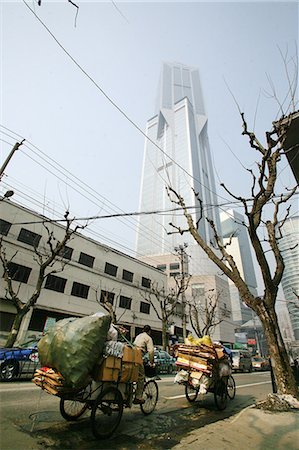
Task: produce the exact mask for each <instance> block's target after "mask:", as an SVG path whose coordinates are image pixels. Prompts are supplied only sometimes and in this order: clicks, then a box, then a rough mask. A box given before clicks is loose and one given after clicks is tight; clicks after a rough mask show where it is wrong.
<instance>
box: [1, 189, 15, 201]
mask: <svg viewBox="0 0 299 450" xmlns="http://www.w3.org/2000/svg"><path fill="white" fill-rule="evenodd" d="M13 195H14V191H6V192H5V194H4V195H3V198H1V199H0V201H2V200H4V199H5V198H9V197H12V196H13Z"/></svg>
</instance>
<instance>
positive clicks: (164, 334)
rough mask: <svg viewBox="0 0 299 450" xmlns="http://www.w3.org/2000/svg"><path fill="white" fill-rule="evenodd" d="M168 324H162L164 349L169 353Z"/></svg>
mask: <svg viewBox="0 0 299 450" xmlns="http://www.w3.org/2000/svg"><path fill="white" fill-rule="evenodd" d="M167 344H168V342H167V322H164V321H163V322H162V347H163V350H165V351H167Z"/></svg>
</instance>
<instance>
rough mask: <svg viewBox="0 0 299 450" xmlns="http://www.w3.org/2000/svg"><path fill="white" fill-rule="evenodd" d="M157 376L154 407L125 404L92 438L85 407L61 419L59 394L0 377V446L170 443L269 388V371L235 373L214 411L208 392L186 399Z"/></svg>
mask: <svg viewBox="0 0 299 450" xmlns="http://www.w3.org/2000/svg"><path fill="white" fill-rule="evenodd" d="M161 378H162V379H161V380H160V381H158V386H159V401H158V404H157V408H156V410H155V411H154V413H153V414H151V415H150V416H144V415H143V414H142V413H141V412H140V408H139V406H133V407H132V408H131V409H128V408H127V409H125V410H124V414H123V417H122V419H121V423H120V425H119V428H118V429H117V432H116V433H115V435H114V436H113V437H112V438H110V439H109V440H106V441H96V440H95V438H94V436H93V434H92V431H91V426H90V411H87V412H86V413H85V415H84V416H83V417H82V418H80V419H79V420H78V421H77V422H66V421H65V420H64V419H63V418H62V417H61V415H60V412H59V399H58V398H57V397H53V396H51V395H49V394H47V393H45V392H44V391H42V390H41V389H39V388H38V387H36V386H35V385H33V384H32V383H31V382H30V381H23V382H22V381H16V382H10V383H0V396H1V450H20V449H22V450H28V449H31V450H40V449H53V450H56V449H60V450H64V449H74V450H75V449H80V450H81V449H82V450H83V449H90V450H92V449H108V448H109V449H112V448H113V449H115V450H117V449H130V450H131V449H132V450H133V449H163V448H167V449H169V448H171V447H173V446H174V445H176V444H177V443H178V442H179V441H180V440H181V438H182V437H183V436H186V435H187V434H188V432H190V431H191V430H193V429H194V428H198V427H204V426H205V425H206V424H209V423H213V422H216V421H218V420H221V419H224V418H227V417H229V416H231V415H234V414H236V413H238V412H239V411H241V410H242V409H243V408H245V407H246V406H249V405H250V404H252V403H254V401H255V400H260V399H263V398H265V396H266V395H267V394H268V393H269V392H272V385H271V380H270V373H269V372H261V373H251V374H234V378H235V380H236V385H237V394H236V397H235V399H234V400H232V401H229V403H228V406H227V408H226V409H225V410H224V411H218V410H217V409H216V406H215V403H214V398H213V395H212V394H207V395H204V396H201V398H199V399H198V400H197V401H196V402H195V403H194V404H190V403H189V402H188V401H187V400H186V398H185V394H184V387H183V386H180V385H178V384H176V383H174V382H173V378H174V377H173V376H170V375H168V376H162V377H161Z"/></svg>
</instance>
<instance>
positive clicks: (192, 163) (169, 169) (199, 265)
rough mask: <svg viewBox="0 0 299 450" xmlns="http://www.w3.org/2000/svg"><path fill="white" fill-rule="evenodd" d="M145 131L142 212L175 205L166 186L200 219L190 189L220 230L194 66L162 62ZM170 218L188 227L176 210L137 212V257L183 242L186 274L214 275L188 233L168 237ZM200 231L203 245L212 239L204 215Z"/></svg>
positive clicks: (204, 118)
mask: <svg viewBox="0 0 299 450" xmlns="http://www.w3.org/2000/svg"><path fill="white" fill-rule="evenodd" d="M146 134H147V136H148V138H149V139H146V141H145V151H144V161H143V170H142V180H141V191H140V207H139V208H140V211H156V210H167V209H173V208H174V207H175V206H176V205H175V204H173V203H171V202H170V200H169V198H168V196H167V192H166V189H165V186H166V185H167V184H169V185H170V186H171V187H173V188H174V189H175V190H176V191H177V192H178V193H179V194H180V195H181V196H182V197H183V198H184V200H185V203H186V205H187V206H189V207H191V209H190V210H189V212H190V213H191V214H192V216H193V219H194V222H195V223H196V222H197V221H198V219H199V218H200V209H199V208H198V206H199V202H198V201H197V200H196V197H195V195H194V192H193V190H194V191H195V192H198V194H199V198H200V199H201V200H202V202H203V205H204V215H205V216H208V217H209V218H210V219H212V220H213V221H214V223H215V225H216V227H217V229H218V230H220V220H219V213H218V208H217V207H215V205H216V204H217V196H216V188H215V181H214V174H213V167H212V162H211V155H210V147H209V141H208V134H207V116H206V113H205V109H204V104H203V97H202V92H201V86H200V79H199V72H198V70H197V69H196V68H192V67H187V66H184V65H183V64H177V63H164V64H163V67H162V73H161V79H160V84H159V90H158V99H157V107H156V115H155V116H154V117H153V118H151V119H150V120H149V121H148V122H147V128H146ZM157 146H158V147H159V148H160V149H162V151H161V150H159V148H157ZM194 206H197V207H196V208H194ZM170 222H172V223H173V224H175V225H176V226H177V227H180V228H182V229H185V228H186V220H185V218H184V217H183V216H182V214H181V213H180V212H178V211H175V212H172V213H170V212H169V213H167V214H164V215H142V216H140V218H139V227H138V233H137V245H136V250H137V254H138V256H141V255H162V254H169V253H171V252H173V249H174V247H176V246H178V245H181V244H182V243H185V242H186V243H187V244H188V253H189V254H190V255H191V259H190V261H189V269H190V273H193V274H207V273H215V272H216V271H217V270H218V269H217V268H216V266H215V265H214V264H213V263H211V262H210V261H209V260H208V258H207V256H206V255H205V254H204V253H203V251H202V250H201V249H200V248H199V246H198V245H197V244H196V243H195V241H194V239H193V238H192V236H191V235H190V234H189V233H185V234H184V235H183V236H182V235H180V234H172V235H167V232H166V231H173V229H172V228H171V227H170V226H169V223H170ZM199 232H200V234H201V236H203V237H204V239H205V240H206V242H207V243H213V235H212V232H211V229H210V227H209V224H208V223H207V221H206V220H205V219H203V220H201V221H200V222H199ZM218 272H219V271H218Z"/></svg>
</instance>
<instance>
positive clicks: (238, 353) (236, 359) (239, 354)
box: [232, 350, 252, 372]
mask: <svg viewBox="0 0 299 450" xmlns="http://www.w3.org/2000/svg"><path fill="white" fill-rule="evenodd" d="M232 359H233V362H232V369H233V370H235V371H238V370H239V371H241V372H246V370H248V372H252V362H251V354H250V353H249V351H247V350H232Z"/></svg>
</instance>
